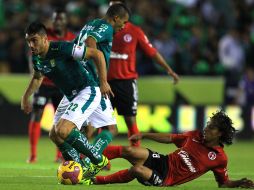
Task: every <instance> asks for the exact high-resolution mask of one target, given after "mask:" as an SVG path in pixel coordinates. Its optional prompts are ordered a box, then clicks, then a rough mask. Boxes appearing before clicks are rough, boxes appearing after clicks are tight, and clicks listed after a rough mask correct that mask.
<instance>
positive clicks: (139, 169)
mask: <svg viewBox="0 0 254 190" xmlns="http://www.w3.org/2000/svg"><path fill="white" fill-rule="evenodd" d="M143 172H144V169H143V166H142V165H136V166H133V167H131V168H130V174H131V175H132V176H135V177H139V176H140V175H141V174H142V173H143Z"/></svg>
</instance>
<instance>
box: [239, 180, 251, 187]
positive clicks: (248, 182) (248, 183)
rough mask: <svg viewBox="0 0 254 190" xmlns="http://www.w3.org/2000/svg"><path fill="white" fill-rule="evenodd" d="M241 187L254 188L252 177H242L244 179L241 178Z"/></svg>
mask: <svg viewBox="0 0 254 190" xmlns="http://www.w3.org/2000/svg"><path fill="white" fill-rule="evenodd" d="M239 187H241V188H251V189H254V183H253V181H252V180H250V179H247V178H242V179H241V180H240V184H239Z"/></svg>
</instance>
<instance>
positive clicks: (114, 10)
mask: <svg viewBox="0 0 254 190" xmlns="http://www.w3.org/2000/svg"><path fill="white" fill-rule="evenodd" d="M126 13H127V14H128V15H129V16H130V10H129V9H128V8H127V7H126V6H125V5H124V4H122V3H117V4H114V5H112V6H110V7H109V8H108V10H107V12H106V15H107V16H109V17H114V16H119V17H120V18H123V17H124V16H125V15H126Z"/></svg>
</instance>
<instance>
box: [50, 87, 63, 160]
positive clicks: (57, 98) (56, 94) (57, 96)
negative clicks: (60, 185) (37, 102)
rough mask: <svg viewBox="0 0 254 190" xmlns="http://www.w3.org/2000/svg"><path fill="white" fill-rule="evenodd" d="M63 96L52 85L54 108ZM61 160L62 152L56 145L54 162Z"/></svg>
mask: <svg viewBox="0 0 254 190" xmlns="http://www.w3.org/2000/svg"><path fill="white" fill-rule="evenodd" d="M62 98H63V95H62V93H61V92H60V91H59V89H58V88H56V87H53V88H52V90H51V101H52V104H53V107H54V110H56V109H57V107H58V105H59V103H60V102H61V100H62ZM62 161H63V157H62V153H61V151H60V150H59V149H58V147H56V156H55V162H62Z"/></svg>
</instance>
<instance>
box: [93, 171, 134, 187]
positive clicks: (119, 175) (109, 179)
mask: <svg viewBox="0 0 254 190" xmlns="http://www.w3.org/2000/svg"><path fill="white" fill-rule="evenodd" d="M133 179H135V177H133V176H132V175H131V174H130V172H129V169H125V170H121V171H118V172H116V173H113V174H111V175H107V176H96V184H108V183H128V182H130V181H132V180H133Z"/></svg>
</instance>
